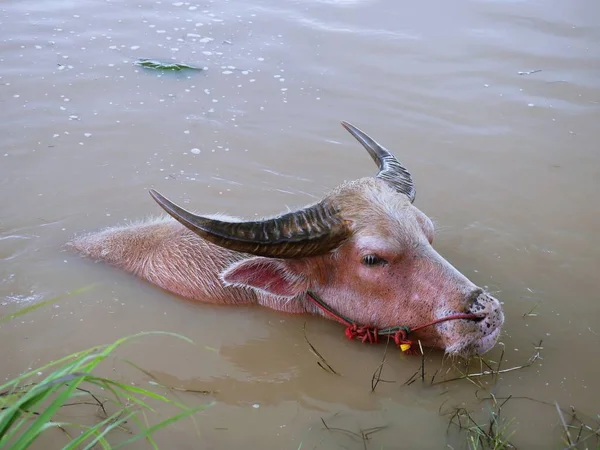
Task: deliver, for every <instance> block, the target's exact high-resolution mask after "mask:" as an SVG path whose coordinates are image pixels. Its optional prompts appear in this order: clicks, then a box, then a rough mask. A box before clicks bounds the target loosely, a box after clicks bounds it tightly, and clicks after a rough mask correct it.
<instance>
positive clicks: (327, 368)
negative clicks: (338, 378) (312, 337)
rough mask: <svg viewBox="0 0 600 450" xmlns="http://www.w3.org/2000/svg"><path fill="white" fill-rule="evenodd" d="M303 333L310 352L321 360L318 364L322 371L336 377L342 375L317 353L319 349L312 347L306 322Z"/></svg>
mask: <svg viewBox="0 0 600 450" xmlns="http://www.w3.org/2000/svg"><path fill="white" fill-rule="evenodd" d="M302 331H303V332H304V340H305V341H306V343H307V344H308V346H309V347H310V351H311V352H312V354H313V355H315V356H316V357H317V358H319V361H318V362H317V365H318V366H319V367H320V368H321V369H323V370H324V371H325V372H329V373H333V374H335V375H340V374H339V373H338V372H336V371H335V369H334V368H333V367H331V366H330V365H329V363H328V362H327V361H326V360H325V358H323V355H321V354H320V353H319V352H318V351H317V349H316V348H315V347H314V345H312V344H311V343H310V341H309V340H308V337H307V336H306V322H304V325H303V327H302Z"/></svg>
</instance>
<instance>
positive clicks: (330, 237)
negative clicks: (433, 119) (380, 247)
mask: <svg viewBox="0 0 600 450" xmlns="http://www.w3.org/2000/svg"><path fill="white" fill-rule="evenodd" d="M150 195H152V198H154V200H156V202H157V203H158V204H159V205H160V206H161V207H162V208H163V209H164V210H165V211H166V212H168V213H169V214H170V215H171V216H172V217H173V218H175V219H176V220H178V221H179V222H180V223H182V224H183V225H185V226H186V227H188V228H189V229H190V230H192V231H193V232H194V233H196V234H198V235H199V236H200V237H202V238H204V239H206V240H207V241H210V242H212V243H213V244H216V245H218V246H220V247H224V248H227V249H229V250H234V251H236V252H242V253H250V254H252V255H257V256H267V257H271V258H302V257H305V256H315V255H321V254H324V253H327V252H328V251H330V250H333V249H334V248H336V247H338V246H339V245H340V244H341V243H342V242H343V241H344V240H345V239H346V238H348V236H349V235H350V229H349V227H348V225H347V223H346V222H345V221H344V220H343V219H341V217H340V216H339V214H338V210H337V208H336V207H335V206H334V205H333V204H331V202H327V201H323V202H321V203H317V204H315V205H313V206H309V207H306V208H304V209H302V210H299V211H294V212H290V213H287V214H284V215H281V216H278V217H274V218H271V219H265V220H261V221H254V222H225V221H222V220H216V219H210V218H208V217H202V216H197V215H195V214H192V213H190V212H188V211H186V210H185V209H183V208H181V207H180V206H177V205H176V204H175V203H173V202H171V201H170V200H168V199H167V198H165V197H164V196H162V195H161V194H159V193H158V192H156V191H155V190H154V189H150Z"/></svg>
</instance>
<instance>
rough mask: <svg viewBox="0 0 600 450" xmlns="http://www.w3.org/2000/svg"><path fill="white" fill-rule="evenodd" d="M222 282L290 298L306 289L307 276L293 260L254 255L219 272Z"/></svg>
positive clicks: (307, 284)
mask: <svg viewBox="0 0 600 450" xmlns="http://www.w3.org/2000/svg"><path fill="white" fill-rule="evenodd" d="M221 280H222V281H223V282H224V283H225V285H229V286H238V287H247V288H251V289H254V290H256V291H259V292H262V293H266V294H270V295H274V296H276V297H283V298H288V299H289V298H292V297H295V296H297V295H300V294H302V293H304V292H306V291H307V290H308V286H309V283H308V279H307V277H306V276H305V274H304V273H302V270H301V265H300V264H299V263H298V262H296V261H294V260H287V259H273V258H264V257H254V258H248V259H244V260H242V261H239V262H236V263H234V264H232V265H231V266H229V267H228V268H227V269H225V270H224V271H223V272H222V273H221Z"/></svg>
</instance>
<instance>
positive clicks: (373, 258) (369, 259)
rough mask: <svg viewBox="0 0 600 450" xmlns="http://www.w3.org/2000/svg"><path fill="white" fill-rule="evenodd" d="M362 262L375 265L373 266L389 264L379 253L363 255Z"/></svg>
mask: <svg viewBox="0 0 600 450" xmlns="http://www.w3.org/2000/svg"><path fill="white" fill-rule="evenodd" d="M362 263H363V264H364V265H365V266H368V267H373V266H383V265H385V264H387V261H386V260H385V259H383V258H380V257H379V256H377V255H366V256H363V259H362Z"/></svg>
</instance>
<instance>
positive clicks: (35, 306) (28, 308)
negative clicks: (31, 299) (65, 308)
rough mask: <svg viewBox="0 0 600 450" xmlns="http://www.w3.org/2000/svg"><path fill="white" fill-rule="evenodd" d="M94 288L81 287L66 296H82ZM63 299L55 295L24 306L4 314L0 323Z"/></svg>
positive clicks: (90, 286) (91, 285) (0, 318)
mask: <svg viewBox="0 0 600 450" xmlns="http://www.w3.org/2000/svg"><path fill="white" fill-rule="evenodd" d="M94 287H95V285H93V284H90V285H89V286H84V287H81V288H79V289H75V290H73V291H69V292H67V293H66V295H67V296H69V295H77V294H82V293H83V292H86V291H89V290H91V289H92V288H94ZM63 298H64V297H62V296H58V295H57V296H55V297H52V298H50V299H48V300H44V301H42V302H38V303H35V304H33V305H30V306H26V307H25V308H21V309H19V310H18V311H16V312H14V313H12V314H6V315H4V316H0V323H4V322H8V321H10V320H12V319H14V318H16V317H19V316H22V315H23V314H27V313H30V312H31V311H35V310H36V309H39V308H43V307H44V306H47V305H51V304H52V303H56V302H58V301H60V300H62V299H63Z"/></svg>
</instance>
